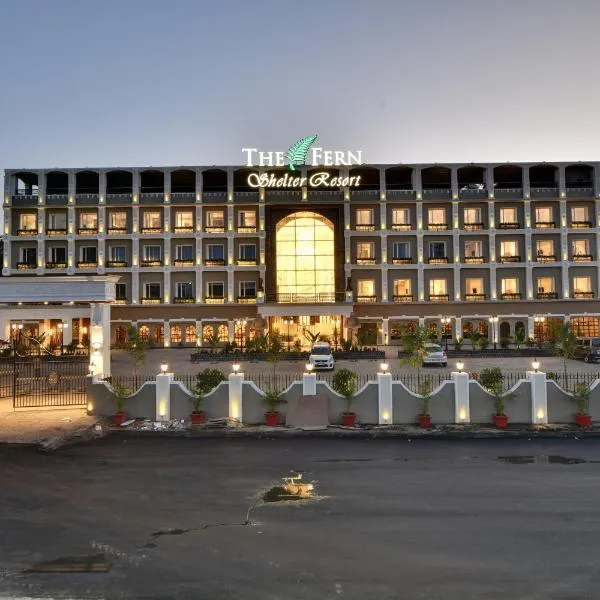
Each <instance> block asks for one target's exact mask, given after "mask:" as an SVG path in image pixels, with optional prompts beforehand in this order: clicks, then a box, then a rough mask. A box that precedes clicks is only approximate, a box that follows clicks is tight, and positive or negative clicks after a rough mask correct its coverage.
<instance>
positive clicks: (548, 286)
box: [537, 277, 554, 294]
mask: <svg viewBox="0 0 600 600" xmlns="http://www.w3.org/2000/svg"><path fill="white" fill-rule="evenodd" d="M537 291H538V294H547V293H552V292H554V277H538V278H537Z"/></svg>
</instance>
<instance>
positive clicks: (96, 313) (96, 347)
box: [90, 302, 110, 377]
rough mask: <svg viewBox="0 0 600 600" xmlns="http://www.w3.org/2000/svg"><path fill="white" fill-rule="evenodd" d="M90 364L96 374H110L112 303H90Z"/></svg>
mask: <svg viewBox="0 0 600 600" xmlns="http://www.w3.org/2000/svg"><path fill="white" fill-rule="evenodd" d="M90 343H91V347H92V352H91V354H90V365H92V364H93V365H94V374H96V375H101V376H102V375H103V376H105V377H107V376H109V375H110V304H108V303H102V304H101V303H97V302H93V303H91V304H90Z"/></svg>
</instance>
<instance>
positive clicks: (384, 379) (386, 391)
mask: <svg viewBox="0 0 600 600" xmlns="http://www.w3.org/2000/svg"><path fill="white" fill-rule="evenodd" d="M377 400H378V405H379V420H378V423H379V424H380V425H391V424H392V374H391V373H377Z"/></svg>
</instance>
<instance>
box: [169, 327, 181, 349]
mask: <svg viewBox="0 0 600 600" xmlns="http://www.w3.org/2000/svg"><path fill="white" fill-rule="evenodd" d="M171 343H172V344H179V343H181V325H172V326H171Z"/></svg>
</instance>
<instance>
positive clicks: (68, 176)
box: [0, 163, 600, 346]
mask: <svg viewBox="0 0 600 600" xmlns="http://www.w3.org/2000/svg"><path fill="white" fill-rule="evenodd" d="M298 171H299V173H301V174H302V175H303V176H307V177H310V175H311V172H313V173H314V172H323V171H326V172H328V173H329V174H331V175H340V176H360V185H358V186H355V187H352V188H339V189H332V188H323V187H315V188H311V187H303V188H300V189H291V188H289V189H288V188H275V189H272V188H267V189H265V188H253V187H251V186H250V185H249V179H248V177H249V175H250V174H252V173H271V172H275V173H280V174H282V173H283V172H285V169H270V168H266V167H265V168H260V169H258V168H257V169H250V168H242V167H220V168H215V167H164V168H163V167H161V168H154V167H152V168H150V167H149V168H110V169H49V170H7V171H6V173H5V189H4V204H3V209H4V232H3V234H4V235H3V241H4V255H3V269H2V275H3V276H5V277H11V278H16V277H20V276H29V277H31V276H35V277H36V278H50V277H57V276H59V277H60V278H59V279H57V282H58V281H64V277H69V276H72V275H79V276H82V275H83V276H86V275H115V276H118V278H119V279H118V282H117V284H116V300H115V301H114V303H113V304H112V306H111V308H110V321H111V326H110V331H111V338H112V342H115V341H118V340H122V339H123V338H124V336H125V332H126V326H127V324H129V323H134V324H136V325H138V326H140V327H142V331H143V333H144V334H145V335H148V336H149V337H150V338H151V339H152V341H153V342H154V343H155V344H158V345H164V346H179V345H189V346H193V345H197V344H201V340H202V339H203V338H206V337H208V336H209V335H211V334H214V333H218V334H220V335H221V339H222V340H224V341H225V340H230V341H231V340H235V341H237V342H238V343H242V344H243V343H244V341H245V340H247V339H249V337H251V336H252V335H255V334H256V332H257V331H258V330H261V329H263V328H269V327H274V328H278V329H279V330H280V331H281V333H282V334H284V335H285V336H287V337H288V338H289V339H290V340H292V341H293V340H295V339H296V338H298V339H300V340H301V341H303V342H306V338H305V335H304V334H305V332H306V331H310V332H312V333H316V332H319V333H322V334H327V335H329V336H331V335H332V334H333V333H334V331H335V332H336V333H337V332H339V334H340V335H343V336H344V337H348V336H349V335H356V334H357V333H358V332H362V333H363V334H364V339H367V340H369V343H371V344H373V343H378V344H396V343H399V340H400V330H401V328H402V326H403V325H406V324H408V323H411V322H412V323H421V324H423V325H426V326H427V327H429V328H431V329H432V331H436V332H437V333H438V335H439V334H441V333H442V331H443V332H444V334H445V335H447V336H448V337H449V338H451V339H452V338H455V337H461V338H464V337H468V336H469V334H470V332H471V331H473V330H474V329H476V328H477V329H478V330H479V331H481V332H482V333H484V334H486V333H487V335H488V336H489V339H490V342H494V341H496V342H498V341H500V338H506V337H512V336H514V334H515V331H517V330H519V329H522V330H524V331H525V333H526V335H527V336H531V337H536V338H537V337H539V336H541V335H544V331H545V329H547V327H548V325H549V323H550V321H551V320H552V319H559V320H564V319H569V320H570V321H571V323H572V324H573V326H574V327H576V329H577V331H578V332H579V333H580V334H581V335H599V334H600V321H599V319H600V306H599V304H598V293H599V290H598V281H599V277H598V269H599V263H598V255H599V252H600V245H599V243H600V237H599V235H598V232H599V228H598V226H599V222H600V163H586V164H583V163H555V164H547V163H543V164H508V163H506V164H482V165H473V164H448V165H440V164H435V165H431V164H429V165H427V164H423V165H420V164H419V165H417V164H415V165H365V166H360V167H341V168H339V169H336V168H325V167H300V168H299V169H298ZM252 180H253V181H254V180H255V178H253V179H252ZM0 301H1V298H0ZM51 305H52V303H51V302H50V303H49V305H44V306H41V307H38V308H37V309H36V310H37V312H32V311H31V309H30V310H29V312H28V313H27V318H25V319H23V320H25V321H26V324H27V327H28V328H29V329H30V330H36V331H38V332H40V331H41V330H46V331H49V332H50V334H51V335H56V334H57V331H58V326H59V325H61V323H67V328H66V329H65V330H64V332H61V335H65V336H66V337H65V339H64V343H65V344H66V343H69V342H71V341H74V342H81V340H82V339H83V337H84V336H85V334H86V330H87V327H88V326H89V323H88V320H87V319H88V316H89V313H88V310H87V308H86V309H85V310H83V308H81V307H79V306H78V305H77V303H75V304H64V303H61V305H60V307H58V306H51ZM12 308H15V307H12ZM12 314H13V315H16V316H11V317H10V318H5V319H4V320H0V328H4V329H5V330H4V331H0V338H2V337H5V339H6V338H7V337H8V334H9V327H10V323H11V321H12V320H13V319H14V318H19V315H18V311H17V312H15V313H12ZM491 317H493V319H491V320H490V318H491ZM496 317H497V319H496ZM542 317H543V319H542Z"/></svg>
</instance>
